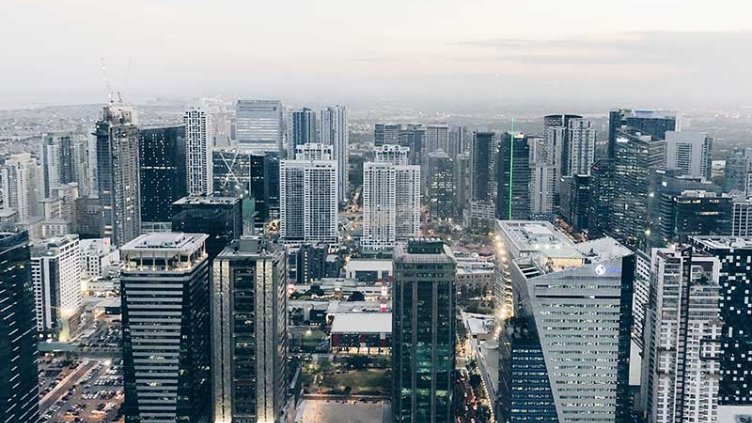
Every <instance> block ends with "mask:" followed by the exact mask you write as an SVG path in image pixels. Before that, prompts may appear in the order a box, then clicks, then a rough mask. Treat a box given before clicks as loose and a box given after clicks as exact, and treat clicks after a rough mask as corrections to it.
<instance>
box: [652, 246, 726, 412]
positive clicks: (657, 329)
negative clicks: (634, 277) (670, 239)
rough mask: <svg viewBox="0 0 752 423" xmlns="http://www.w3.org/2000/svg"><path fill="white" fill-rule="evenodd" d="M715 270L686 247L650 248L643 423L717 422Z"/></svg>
mask: <svg viewBox="0 0 752 423" xmlns="http://www.w3.org/2000/svg"><path fill="white" fill-rule="evenodd" d="M719 267H720V263H719V261H718V259H717V258H716V257H713V256H710V255H707V254H702V253H699V252H696V251H695V250H694V249H693V248H692V247H690V246H687V245H682V244H679V245H676V246H673V247H672V248H665V249H653V253H652V260H651V268H652V272H651V274H652V280H651V283H650V299H649V303H648V308H647V313H646V321H645V324H646V326H645V352H644V360H643V372H642V374H643V384H642V394H641V397H642V398H643V401H644V402H645V407H644V408H645V410H646V417H647V421H648V422H649V423H673V422H698V423H699V422H711V421H717V404H718V383H719V375H718V369H719V364H720V363H719V358H720V352H721V344H720V338H721V326H722V321H721V320H720V317H721V316H720V292H721V286H720V285H719V284H718V276H719V270H720V269H719Z"/></svg>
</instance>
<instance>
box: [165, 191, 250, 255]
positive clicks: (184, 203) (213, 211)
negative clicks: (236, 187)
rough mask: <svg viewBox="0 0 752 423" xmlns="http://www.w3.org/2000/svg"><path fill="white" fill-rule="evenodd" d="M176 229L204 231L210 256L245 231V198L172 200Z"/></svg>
mask: <svg viewBox="0 0 752 423" xmlns="http://www.w3.org/2000/svg"><path fill="white" fill-rule="evenodd" d="M172 213H173V214H172V231H173V232H186V233H203V234H207V235H208V236H209V237H208V238H207V239H206V252H207V254H208V255H209V260H214V257H216V256H217V254H219V253H220V252H222V250H224V248H225V247H226V246H228V245H229V244H230V241H232V240H233V239H236V238H239V237H240V236H241V235H243V210H242V200H241V199H240V198H238V197H218V196H215V195H212V196H198V197H194V196H189V197H184V198H181V199H179V200H177V201H176V202H174V203H173V204H172Z"/></svg>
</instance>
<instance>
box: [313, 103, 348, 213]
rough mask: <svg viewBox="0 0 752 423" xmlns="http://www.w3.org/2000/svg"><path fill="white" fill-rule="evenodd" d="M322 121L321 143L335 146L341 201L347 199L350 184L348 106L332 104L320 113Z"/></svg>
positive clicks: (338, 195)
mask: <svg viewBox="0 0 752 423" xmlns="http://www.w3.org/2000/svg"><path fill="white" fill-rule="evenodd" d="M319 120H320V122H321V131H320V132H321V143H322V144H328V145H331V146H332V147H333V150H334V159H335V160H337V173H338V178H337V199H338V201H339V202H340V203H343V202H346V201H347V190H348V184H349V173H350V172H349V170H350V160H349V149H350V132H349V129H348V125H347V108H346V107H345V106H331V107H327V108H326V109H323V110H321V112H320V113H319Z"/></svg>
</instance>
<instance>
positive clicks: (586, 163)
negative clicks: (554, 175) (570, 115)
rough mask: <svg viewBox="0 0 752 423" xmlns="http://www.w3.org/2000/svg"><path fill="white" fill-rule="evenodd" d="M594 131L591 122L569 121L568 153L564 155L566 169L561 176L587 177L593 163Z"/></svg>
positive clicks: (581, 120)
mask: <svg viewBox="0 0 752 423" xmlns="http://www.w3.org/2000/svg"><path fill="white" fill-rule="evenodd" d="M595 137H596V130H595V128H593V122H591V121H589V120H586V119H570V120H569V125H568V126H567V135H566V137H565V138H566V140H567V142H568V143H569V151H568V153H567V155H566V159H567V167H566V168H564V169H563V171H562V174H561V176H572V175H589V174H590V168H591V167H592V166H593V163H594V162H595Z"/></svg>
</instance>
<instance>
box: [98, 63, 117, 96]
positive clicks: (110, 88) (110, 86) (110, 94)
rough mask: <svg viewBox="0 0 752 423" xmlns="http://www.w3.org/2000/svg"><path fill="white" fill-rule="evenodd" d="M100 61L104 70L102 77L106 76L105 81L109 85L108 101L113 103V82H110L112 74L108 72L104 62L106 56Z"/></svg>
mask: <svg viewBox="0 0 752 423" xmlns="http://www.w3.org/2000/svg"><path fill="white" fill-rule="evenodd" d="M99 63H100V69H101V70H102V78H104V83H105V85H106V86H107V102H108V103H110V104H112V103H113V102H114V101H113V92H112V83H111V82H110V76H109V75H108V74H107V66H105V64H104V58H103V57H100V58H99Z"/></svg>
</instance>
